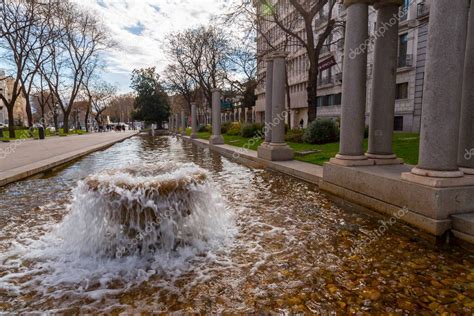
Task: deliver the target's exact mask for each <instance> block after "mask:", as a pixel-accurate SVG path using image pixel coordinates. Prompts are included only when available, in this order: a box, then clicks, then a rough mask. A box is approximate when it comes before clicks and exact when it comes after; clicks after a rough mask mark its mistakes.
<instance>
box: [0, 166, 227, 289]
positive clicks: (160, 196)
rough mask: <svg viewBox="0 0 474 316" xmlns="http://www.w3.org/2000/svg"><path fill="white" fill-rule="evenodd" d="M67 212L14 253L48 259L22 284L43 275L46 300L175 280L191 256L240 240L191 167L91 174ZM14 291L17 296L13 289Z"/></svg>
mask: <svg viewBox="0 0 474 316" xmlns="http://www.w3.org/2000/svg"><path fill="white" fill-rule="evenodd" d="M68 208H69V213H68V215H66V216H65V218H64V220H63V221H62V222H61V223H60V224H59V225H58V226H57V227H55V228H54V229H53V230H52V231H51V233H49V234H47V235H46V236H44V237H43V238H41V239H40V240H38V241H35V242H33V243H32V244H31V246H30V247H28V249H25V248H24V247H20V249H18V248H17V249H16V251H18V252H19V253H21V252H24V251H26V250H27V252H28V254H26V256H27V257H28V258H29V259H31V260H32V261H35V262H36V261H37V260H38V259H39V258H43V260H39V262H38V263H37V264H36V266H37V267H36V269H30V271H28V273H25V275H24V277H28V278H30V277H31V278H32V279H35V277H34V276H35V275H40V277H39V278H38V280H35V281H33V282H39V283H41V285H42V286H40V289H42V291H43V293H44V294H46V293H47V292H50V291H48V288H49V289H51V288H53V287H56V286H58V285H60V284H63V285H64V284H65V283H66V284H78V286H79V292H87V295H88V296H90V297H94V298H97V296H98V295H99V296H100V295H103V294H106V293H110V291H106V290H105V289H106V288H107V287H108V286H109V285H110V284H111V283H113V282H114V281H117V280H120V282H126V283H129V282H130V284H128V286H132V285H134V284H137V283H140V282H143V281H146V280H148V278H149V277H150V276H151V275H154V274H157V273H165V274H169V275H175V276H176V275H179V274H180V273H182V272H185V271H186V270H187V269H188V268H189V267H190V266H191V265H189V264H188V263H189V260H191V259H192V258H193V257H195V256H196V255H201V254H204V255H205V254H206V253H210V252H211V251H212V249H215V248H216V247H218V246H221V245H223V244H224V243H226V242H229V241H230V240H231V237H232V236H233V234H234V233H235V231H234V226H233V216H232V214H231V212H230V211H229V209H228V208H227V206H226V204H225V203H224V201H223V199H222V198H221V196H220V194H219V192H218V190H216V188H215V185H214V184H213V182H212V181H211V180H210V179H209V177H208V173H207V171H206V170H204V169H201V168H199V167H198V166H196V165H195V164H192V163H185V164H178V163H161V164H156V165H137V166H131V167H127V168H123V169H112V170H106V171H103V172H100V173H98V174H94V175H92V176H89V177H87V178H86V179H85V180H83V181H80V182H79V183H78V186H77V187H76V188H75V189H74V191H73V200H72V203H71V204H70V206H69V207H68ZM8 256H9V257H12V254H11V253H10V254H9V255H8ZM211 256H212V255H211ZM10 264H13V265H15V264H17V263H16V262H10ZM45 271H48V273H47V275H43V273H44V272H45ZM18 276H19V275H18V274H17V275H11V276H10V277H11V278H15V277H18ZM5 281H8V280H7V279H6V278H5V277H4V278H3V279H2V278H0V283H2V282H5ZM98 284H100V285H98ZM90 288H93V289H94V291H89V289H90ZM10 290H12V291H15V292H18V291H19V289H17V288H15V287H14V286H13V285H12V284H11V288H10ZM58 294H59V293H58ZM76 294H77V293H76Z"/></svg>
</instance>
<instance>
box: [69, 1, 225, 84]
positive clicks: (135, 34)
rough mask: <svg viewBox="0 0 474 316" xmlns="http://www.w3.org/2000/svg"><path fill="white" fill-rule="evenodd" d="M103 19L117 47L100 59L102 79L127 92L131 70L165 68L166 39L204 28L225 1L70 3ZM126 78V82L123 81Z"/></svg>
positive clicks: (223, 5) (219, 11) (219, 10)
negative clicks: (178, 32)
mask: <svg viewBox="0 0 474 316" xmlns="http://www.w3.org/2000/svg"><path fill="white" fill-rule="evenodd" d="M74 1H75V2H76V3H78V4H79V5H81V6H84V7H86V8H89V9H92V10H93V11H95V12H97V13H98V14H99V16H101V17H102V18H103V21H104V23H105V25H106V26H107V27H108V29H109V31H110V36H111V38H113V39H114V40H115V41H116V42H117V43H118V44H119V45H118V47H117V48H115V49H113V50H111V51H110V52H108V53H107V54H106V55H105V56H104V57H105V59H106V61H107V70H106V72H105V74H104V77H105V78H106V79H107V80H108V81H111V82H116V83H118V84H119V87H120V90H121V91H127V90H129V88H128V85H129V80H128V78H129V77H130V74H131V71H132V70H133V69H135V68H142V67H150V66H156V67H157V69H158V70H162V69H163V68H164V67H165V66H166V64H167V60H166V56H165V53H164V47H163V46H164V40H165V38H166V35H167V34H169V33H171V32H174V31H178V30H184V29H186V28H190V27H193V26H197V25H201V24H208V23H209V21H210V19H211V17H212V15H215V14H219V13H222V12H223V10H224V7H225V6H226V4H227V3H228V2H229V0H74ZM127 76H128V78H127Z"/></svg>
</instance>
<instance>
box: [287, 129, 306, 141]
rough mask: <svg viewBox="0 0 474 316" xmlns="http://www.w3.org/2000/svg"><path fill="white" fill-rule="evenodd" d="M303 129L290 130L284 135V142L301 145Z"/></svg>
mask: <svg viewBox="0 0 474 316" xmlns="http://www.w3.org/2000/svg"><path fill="white" fill-rule="evenodd" d="M303 136H304V129H300V128H299V129H290V130H289V131H288V133H286V135H285V141H287V142H292V143H303Z"/></svg>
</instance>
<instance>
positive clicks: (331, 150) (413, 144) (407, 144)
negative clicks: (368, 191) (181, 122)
mask: <svg viewBox="0 0 474 316" xmlns="http://www.w3.org/2000/svg"><path fill="white" fill-rule="evenodd" d="M210 136H211V135H210V133H208V132H203V133H198V138H201V139H206V140H207V139H209V137H210ZM222 136H223V137H224V142H225V143H226V144H228V145H232V146H236V147H245V148H248V149H251V150H257V148H258V146H260V144H261V143H262V140H258V141H256V140H252V141H250V138H244V137H241V136H230V135H225V134H224V135H222ZM419 142H420V136H419V135H418V134H413V133H395V134H394V138H393V150H394V152H395V153H396V154H397V156H398V157H399V158H402V159H404V160H405V163H408V164H412V165H416V164H417V163H418V146H419ZM367 143H368V140H367V139H366V140H365V141H364V147H365V149H366V150H367V147H368V144H367ZM288 145H289V146H290V147H291V148H293V150H294V151H299V152H302V151H310V150H314V151H317V153H314V154H310V155H305V156H295V159H296V160H300V161H305V162H309V163H312V164H317V165H323V164H324V163H325V162H327V161H329V159H330V158H332V157H334V156H335V155H336V154H337V153H338V152H339V143H330V144H324V145H311V144H300V143H288Z"/></svg>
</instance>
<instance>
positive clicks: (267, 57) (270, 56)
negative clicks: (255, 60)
mask: <svg viewBox="0 0 474 316" xmlns="http://www.w3.org/2000/svg"><path fill="white" fill-rule="evenodd" d="M272 55H273V53H269V54H267V55H265V58H264V59H263V60H264V61H265V62H267V63H271V62H273V56H272Z"/></svg>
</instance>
